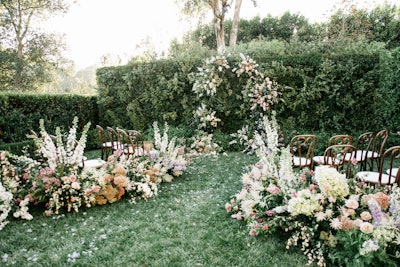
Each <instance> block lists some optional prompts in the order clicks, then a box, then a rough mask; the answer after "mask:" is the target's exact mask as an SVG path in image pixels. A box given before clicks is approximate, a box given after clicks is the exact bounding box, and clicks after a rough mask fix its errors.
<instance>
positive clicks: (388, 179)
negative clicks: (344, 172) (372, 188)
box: [356, 146, 400, 186]
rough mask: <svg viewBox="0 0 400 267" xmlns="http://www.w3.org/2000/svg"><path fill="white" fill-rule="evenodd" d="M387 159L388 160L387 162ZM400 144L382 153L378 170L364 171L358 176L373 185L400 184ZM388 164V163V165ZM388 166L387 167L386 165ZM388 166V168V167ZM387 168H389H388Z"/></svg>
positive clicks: (357, 176) (357, 175)
mask: <svg viewBox="0 0 400 267" xmlns="http://www.w3.org/2000/svg"><path fill="white" fill-rule="evenodd" d="M385 161H386V162H385ZM399 162H400V146H392V147H390V148H388V149H387V150H385V152H384V153H383V154H382V157H381V160H380V164H379V168H378V171H377V172H376V171H362V172H358V173H357V174H356V178H357V179H359V180H360V181H364V182H366V183H368V184H372V185H378V186H382V185H394V184H397V185H399V186H400V172H399V171H398V169H399V167H400V163H399ZM387 164H388V165H387ZM385 166H386V167H385ZM387 166H388V168H387ZM386 168H387V169H386Z"/></svg>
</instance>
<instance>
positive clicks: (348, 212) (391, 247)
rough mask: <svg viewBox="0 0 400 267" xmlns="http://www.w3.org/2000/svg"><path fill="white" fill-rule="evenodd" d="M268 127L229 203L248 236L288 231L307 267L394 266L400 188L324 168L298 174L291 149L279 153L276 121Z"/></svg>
mask: <svg viewBox="0 0 400 267" xmlns="http://www.w3.org/2000/svg"><path fill="white" fill-rule="evenodd" d="M264 128H265V132H266V134H267V137H266V138H267V140H268V143H267V145H266V146H264V145H263V144H260V146H259V148H258V150H257V155H258V157H259V161H258V162H257V163H256V164H254V165H253V166H251V169H250V171H249V172H247V173H244V174H243V176H242V183H243V187H242V190H241V191H240V192H239V193H238V194H236V196H235V197H234V198H232V199H231V200H230V201H229V202H228V203H226V205H225V208H226V210H227V212H228V213H229V214H230V215H231V217H232V218H235V219H238V220H243V221H245V222H246V224H247V226H248V230H249V234H250V235H251V236H256V235H269V234H271V233H274V232H281V231H282V232H285V233H288V234H289V238H288V240H287V242H286V247H287V248H288V249H289V248H292V247H300V248H301V250H302V252H303V253H304V255H305V256H306V257H307V258H308V260H309V264H313V263H316V264H317V265H318V266H325V265H326V264H327V262H330V263H333V264H335V265H338V266H344V265H345V266H370V265H371V264H372V263H374V264H376V265H380V264H387V265H389V266H391V265H393V266H396V262H398V261H399V259H400V246H399V245H400V216H399V214H400V198H399V197H400V188H399V187H397V186H393V187H392V188H386V187H379V188H370V187H369V186H367V185H365V184H363V183H361V182H357V181H355V180H353V179H346V176H345V175H344V174H342V173H339V172H338V171H337V170H336V169H335V168H330V167H326V166H320V167H317V168H316V170H315V172H313V171H310V170H304V171H302V172H293V170H292V167H291V157H290V154H289V153H288V149H287V148H281V149H278V146H277V126H276V124H275V122H274V119H272V121H267V120H264ZM259 138H260V137H259V136H257V135H256V136H255V140H256V142H258V141H257V140H258V139H259Z"/></svg>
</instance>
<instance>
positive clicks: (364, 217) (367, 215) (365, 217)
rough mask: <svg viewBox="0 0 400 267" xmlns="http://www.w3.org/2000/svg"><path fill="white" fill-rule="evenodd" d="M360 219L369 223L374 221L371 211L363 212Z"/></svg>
mask: <svg viewBox="0 0 400 267" xmlns="http://www.w3.org/2000/svg"><path fill="white" fill-rule="evenodd" d="M360 217H361V219H362V220H363V221H369V220H371V219H372V215H371V213H369V211H363V212H361V214H360Z"/></svg>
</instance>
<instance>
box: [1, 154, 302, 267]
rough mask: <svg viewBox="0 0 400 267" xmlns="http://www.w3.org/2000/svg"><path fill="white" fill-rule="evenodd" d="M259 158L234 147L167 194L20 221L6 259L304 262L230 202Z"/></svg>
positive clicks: (11, 228)
mask: <svg viewBox="0 0 400 267" xmlns="http://www.w3.org/2000/svg"><path fill="white" fill-rule="evenodd" d="M255 160H256V158H255V157H250V156H247V155H243V154H241V153H230V154H228V155H227V156H223V155H221V156H219V158H217V159H216V158H211V157H205V158H200V159H197V160H196V161H195V162H194V163H192V164H191V165H189V167H188V170H187V171H186V172H185V173H184V175H182V176H181V177H179V178H176V179H175V180H174V181H173V182H172V183H171V184H163V185H161V186H160V190H159V195H158V196H157V197H154V198H151V199H149V200H148V201H138V203H137V204H133V205H132V204H130V203H128V202H127V201H126V200H123V201H121V202H119V203H114V204H111V205H106V206H96V207H93V208H90V209H87V210H85V211H83V210H82V212H80V213H77V214H66V215H65V216H63V215H62V216H56V217H52V218H49V217H43V216H42V215H41V214H40V212H41V211H42V210H40V209H38V210H36V211H34V212H33V215H34V220H33V221H19V220H18V221H17V220H13V221H12V222H11V223H10V224H9V225H7V226H6V227H5V228H4V229H3V230H2V231H0V239H1V244H0V256H1V259H0V260H1V261H0V266H52V267H53V266H142V267H145V266H149V267H150V266H168V267H169V266H188V267H189V266H190V267H192V266H246V267H247V266H304V265H305V263H306V261H305V258H304V257H303V255H302V254H301V253H299V252H298V251H292V250H289V251H288V250H286V249H285V241H284V239H280V238H275V237H271V238H269V239H268V240H265V238H254V237H250V236H249V235H248V233H247V229H246V227H245V225H244V224H243V223H242V222H239V221H236V220H234V219H231V218H229V216H228V215H227V213H226V212H225V202H227V201H229V199H230V198H231V196H232V195H234V194H236V193H238V192H239V190H240V189H241V175H242V173H243V172H244V171H245V169H244V167H245V166H247V165H248V164H250V163H254V162H255Z"/></svg>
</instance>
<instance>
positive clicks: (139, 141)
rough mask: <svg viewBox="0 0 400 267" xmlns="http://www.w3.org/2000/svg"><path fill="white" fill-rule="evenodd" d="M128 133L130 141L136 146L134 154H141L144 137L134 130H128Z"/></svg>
mask: <svg viewBox="0 0 400 267" xmlns="http://www.w3.org/2000/svg"><path fill="white" fill-rule="evenodd" d="M128 135H129V137H130V138H131V140H132V143H134V144H135V147H136V154H137V155H138V156H143V155H144V153H145V150H144V139H143V136H142V134H141V133H140V132H139V131H136V130H128Z"/></svg>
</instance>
